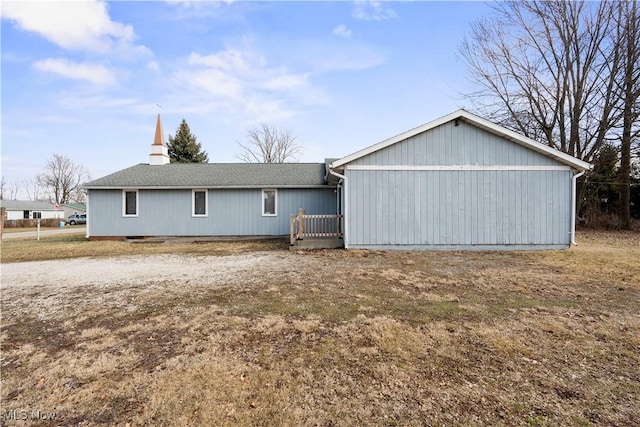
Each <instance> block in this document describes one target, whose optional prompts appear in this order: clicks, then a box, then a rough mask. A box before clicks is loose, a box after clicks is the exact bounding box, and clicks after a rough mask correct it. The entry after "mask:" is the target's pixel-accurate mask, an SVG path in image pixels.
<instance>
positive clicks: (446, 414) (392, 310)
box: [0, 235, 640, 426]
mask: <svg viewBox="0 0 640 427" xmlns="http://www.w3.org/2000/svg"><path fill="white" fill-rule="evenodd" d="M253 245H254V246H252V247H251V248H247V247H246V246H242V244H238V246H234V244H224V245H221V246H217V247H216V246H215V244H210V246H209V249H210V253H209V254H207V253H203V252H202V248H198V252H197V253H195V254H189V253H186V254H184V253H182V254H176V253H173V254H171V253H169V254H150V255H136V256H131V255H127V256H118V257H103V258H82V259H73V260H58V261H37V262H27V263H12V264H3V265H2V296H1V303H2V307H1V308H2V332H1V334H0V344H1V345H2V360H1V361H0V363H1V365H0V366H1V369H2V371H1V373H2V390H1V403H2V408H3V414H2V424H3V425H4V424H6V425H82V426H89V425H104V424H112V425H126V424H127V423H129V424H130V425H176V426H184V425H255V424H263V425H362V424H364V425H373V424H375V425H377V424H383V425H424V423H425V422H426V423H428V424H431V425H590V424H603V425H635V424H637V420H638V419H640V404H639V402H640V371H638V369H637V367H638V366H640V338H639V337H640V314H639V313H640V265H638V263H637V259H638V257H639V256H640V248H639V247H638V245H636V244H635V240H634V239H633V238H615V236H613V237H612V236H610V235H606V236H604V237H603V236H598V235H594V236H590V237H589V238H587V239H581V245H580V246H579V247H577V248H573V249H571V250H568V251H545V252H519V253H505V252H481V253H480V252H479V253H462V252H437V253H434V252H386V251H322V250H318V251H310V252H301V253H297V252H289V251H287V250H286V249H284V248H275V249H274V248H273V247H271V246H268V245H267V246H263V247H260V245H255V244H253ZM139 246H146V245H139ZM266 249H268V250H266ZM141 250H146V249H141ZM12 411H13V412H12ZM52 413H54V414H55V419H53V420H51V419H45V420H43V419H42V417H40V418H37V419H36V415H42V414H44V415H47V414H52ZM23 415H24V416H25V417H26V419H21V418H20V417H22V416H23ZM44 415H43V416H44ZM12 417H13V418H12ZM25 421H26V422H25Z"/></svg>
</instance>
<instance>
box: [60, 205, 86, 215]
mask: <svg viewBox="0 0 640 427" xmlns="http://www.w3.org/2000/svg"><path fill="white" fill-rule="evenodd" d="M60 208H61V209H62V210H63V211H64V217H65V218H68V217H69V216H70V215H73V214H78V215H82V214H86V213H87V206H86V205H85V204H84V203H63V204H62V205H60Z"/></svg>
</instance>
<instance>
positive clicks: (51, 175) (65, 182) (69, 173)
mask: <svg viewBox="0 0 640 427" xmlns="http://www.w3.org/2000/svg"><path fill="white" fill-rule="evenodd" d="M88 179H89V173H88V171H87V170H86V169H85V167H84V166H82V165H78V164H75V163H74V162H73V161H72V160H71V159H69V158H68V157H64V156H61V155H59V154H54V155H53V157H52V158H51V159H49V160H48V161H47V167H46V171H45V172H43V173H41V174H39V175H38V176H37V182H38V183H39V184H41V185H42V186H44V187H45V188H46V189H47V191H48V192H49V196H50V198H51V201H52V202H54V203H57V204H63V203H68V202H70V201H78V200H82V199H83V194H82V191H81V185H82V184H83V183H84V182H85V181H86V180H88Z"/></svg>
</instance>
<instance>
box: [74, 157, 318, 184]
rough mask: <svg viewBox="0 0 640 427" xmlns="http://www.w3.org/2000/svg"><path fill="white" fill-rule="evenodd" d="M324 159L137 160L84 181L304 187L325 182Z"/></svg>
mask: <svg viewBox="0 0 640 427" xmlns="http://www.w3.org/2000/svg"><path fill="white" fill-rule="evenodd" d="M325 173H326V170H325V165H324V163H171V164H167V165H149V164H138V165H135V166H132V167H130V168H127V169H123V170H121V171H119V172H115V173H112V174H111V175H107V176H105V177H102V178H98V179H96V180H93V181H91V182H88V183H86V184H85V185H84V187H85V188H87V189H99V188H125V187H129V188H136V187H139V188H142V187H147V188H149V187H151V188H176V187H184V188H197V187H202V188H213V187H276V186H278V187H306V186H316V185H326V181H325Z"/></svg>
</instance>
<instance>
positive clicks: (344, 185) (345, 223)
mask: <svg viewBox="0 0 640 427" xmlns="http://www.w3.org/2000/svg"><path fill="white" fill-rule="evenodd" d="M329 173H330V174H331V175H333V176H335V177H338V178H340V180H341V181H342V188H343V189H344V206H343V207H342V209H343V210H344V215H343V217H342V221H343V223H342V229H343V230H344V236H343V239H342V240H343V241H344V248H345V249H349V240H348V239H349V238H348V236H349V233H348V231H349V229H348V223H349V221H347V207H348V206H349V198H348V197H347V195H348V194H347V191H349V190H348V189H347V177H346V176H344V175H341V174H339V173H338V172H335V171H334V170H333V169H332V168H331V167H329Z"/></svg>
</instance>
